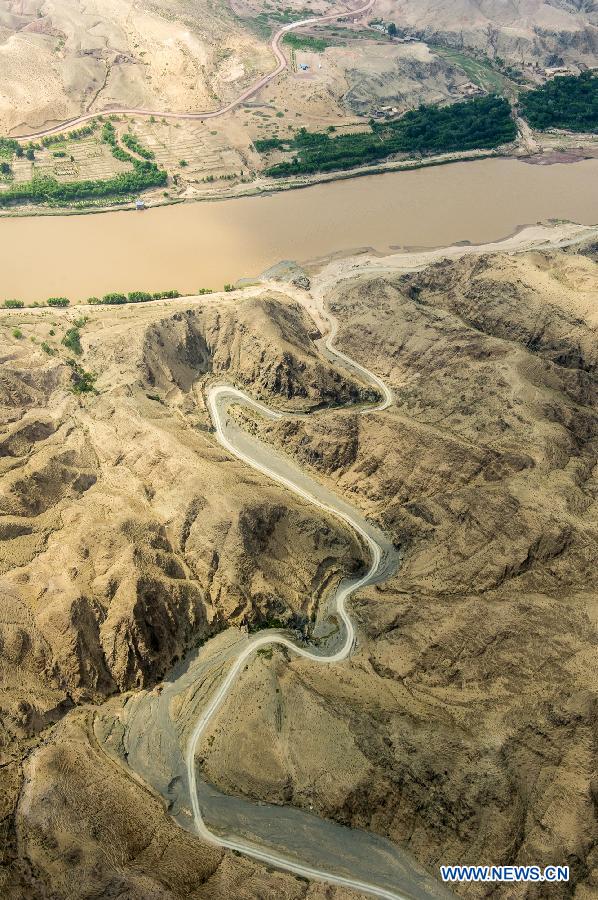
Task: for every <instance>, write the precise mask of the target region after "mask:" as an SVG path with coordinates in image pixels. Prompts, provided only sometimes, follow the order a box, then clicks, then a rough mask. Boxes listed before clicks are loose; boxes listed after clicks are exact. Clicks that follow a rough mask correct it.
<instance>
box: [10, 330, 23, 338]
mask: <svg viewBox="0 0 598 900" xmlns="http://www.w3.org/2000/svg"><path fill="white" fill-rule="evenodd" d="M12 336H13V337H14V338H17V340H20V339H21V338H22V337H23V332H22V331H21V329H20V328H13V330H12Z"/></svg>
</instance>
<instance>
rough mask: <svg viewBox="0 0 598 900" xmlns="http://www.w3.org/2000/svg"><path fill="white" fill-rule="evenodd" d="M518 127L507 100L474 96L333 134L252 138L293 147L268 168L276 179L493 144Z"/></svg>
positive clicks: (264, 146)
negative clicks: (394, 157)
mask: <svg viewBox="0 0 598 900" xmlns="http://www.w3.org/2000/svg"><path fill="white" fill-rule="evenodd" d="M516 134H517V129H516V126H515V123H514V121H513V117H512V115H511V108H510V106H509V103H508V101H507V100H505V99H504V98H502V97H496V96H489V97H476V98H474V99H473V100H466V101H463V102H461V103H454V104H452V105H451V106H424V105H422V106H420V107H419V108H418V109H414V110H411V111H409V112H407V113H405V115H404V116H402V117H401V118H400V119H397V120H395V121H392V122H384V123H378V122H371V123H370V130H369V131H368V132H362V133H358V134H343V135H340V136H332V135H331V133H330V132H313V131H312V132H310V131H307V130H306V129H305V128H302V129H300V130H299V131H298V132H297V133H296V134H295V136H294V137H293V138H291V139H290V140H284V139H280V138H268V139H266V140H262V141H256V142H255V146H256V149H258V150H260V149H261V151H262V152H267V151H269V150H274V149H282V150H289V151H295V152H294V155H293V157H292V159H291V160H289V161H285V162H281V163H278V164H276V165H273V166H270V167H269V168H267V169H266V174H267V175H271V176H273V177H275V178H278V177H283V176H288V175H297V174H308V173H312V172H329V171H333V170H335V169H349V168H353V167H354V166H360V165H365V164H367V163H372V162H376V161H378V160H381V159H385V158H386V157H388V156H391V155H392V154H394V153H409V154H414V153H415V154H421V155H422V156H423V155H426V154H436V153H452V152H456V151H465V150H478V149H480V150H481V149H492V148H494V147H498V146H499V145H500V144H505V143H508V142H510V141H513V140H514V139H515V137H516Z"/></svg>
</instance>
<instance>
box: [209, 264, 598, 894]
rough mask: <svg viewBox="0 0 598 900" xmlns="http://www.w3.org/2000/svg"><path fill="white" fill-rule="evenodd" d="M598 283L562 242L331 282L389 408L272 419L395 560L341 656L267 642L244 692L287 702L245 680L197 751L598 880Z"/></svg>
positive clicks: (348, 804)
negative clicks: (382, 535)
mask: <svg viewBox="0 0 598 900" xmlns="http://www.w3.org/2000/svg"><path fill="white" fill-rule="evenodd" d="M597 300H598V269H597V267H596V263H595V262H594V261H593V260H592V259H591V255H590V256H585V255H583V254H580V255H577V254H569V253H533V254H527V255H525V256H513V257H509V256H500V255H499V256H496V257H482V258H478V259H473V258H469V259H463V260H461V261H459V262H451V263H449V262H444V263H441V264H439V265H437V266H434V267H433V268H429V269H427V270H425V271H424V272H422V273H418V274H414V275H410V276H407V277H403V278H400V279H398V280H393V279H391V278H388V279H382V278H379V279H367V280H365V279H364V280H361V281H358V282H354V283H352V284H351V283H349V284H348V285H345V286H344V287H341V288H339V289H338V290H337V292H336V294H335V295H334V297H333V298H332V300H331V306H332V308H333V309H334V311H335V314H336V315H337V316H338V318H339V320H340V322H341V329H340V331H339V336H338V343H339V346H340V347H341V348H342V349H343V350H344V351H345V352H347V353H349V354H350V355H351V356H354V357H355V358H356V359H358V360H359V361H361V362H363V363H364V364H365V365H367V366H371V367H372V368H374V370H375V371H377V372H379V373H380V374H381V375H382V376H383V377H385V378H386V379H387V381H388V382H389V383H390V384H391V386H392V387H393V389H394V392H395V406H394V407H392V408H391V409H389V410H387V411H385V412H384V413H381V414H377V415H375V416H366V417H364V416H358V415H352V414H346V413H334V414H332V415H327V416H326V417H317V418H313V419H310V420H308V421H306V422H300V423H262V424H261V427H260V426H259V425H258V429H259V431H260V433H261V435H262V437H263V438H264V439H267V440H269V441H271V442H273V443H274V444H275V445H277V446H280V447H284V449H285V451H286V452H292V453H293V454H294V455H295V456H296V457H297V459H298V460H299V461H300V462H301V464H302V465H303V466H306V467H307V468H308V469H311V470H312V471H313V472H316V473H318V475H319V476H320V477H321V478H323V479H324V480H325V481H326V482H327V483H328V484H331V485H333V486H334V488H335V490H338V491H340V492H341V493H343V494H344V496H345V497H346V498H347V499H349V500H350V502H352V503H354V504H356V505H358V506H360V507H361V508H362V509H363V510H365V511H366V512H367V513H368V514H369V515H370V516H371V517H372V518H374V519H376V520H377V521H378V522H379V523H380V524H381V525H382V526H383V527H384V528H385V529H386V530H387V531H388V532H389V533H390V534H391V535H392V536H393V538H394V540H395V541H396V542H397V543H399V544H401V545H402V547H403V549H404V553H405V556H404V560H403V564H402V567H401V569H400V571H399V572H398V574H397V575H396V576H395V577H394V578H393V579H391V580H390V581H388V582H386V583H384V584H382V585H379V586H378V587H377V588H373V589H369V590H367V591H364V592H362V594H360V596H359V597H358V598H357V599H356V600H355V601H354V603H353V611H354V614H355V615H356V616H357V617H358V619H359V622H360V624H361V629H362V634H361V640H360V644H359V650H358V653H357V655H356V656H355V657H353V659H352V661H351V662H350V663H349V664H348V665H347V666H346V667H344V668H343V673H342V676H339V674H338V673H335V672H331V671H329V670H323V669H318V668H315V667H310V666H309V665H306V664H304V663H303V662H302V661H298V660H293V661H291V663H290V665H289V664H287V663H286V662H285V661H284V660H283V659H282V658H281V657H280V656H279V655H278V654H275V655H274V657H273V660H272V661H271V662H270V663H268V661H266V660H264V659H260V660H256V663H255V665H254V666H253V667H252V671H251V674H250V675H248V676H247V677H248V678H250V679H251V682H252V691H253V693H254V695H255V696H260V697H262V696H263V695H264V696H265V695H269V693H270V685H271V684H272V683H274V684H275V685H276V688H277V693H276V694H275V701H276V702H275V703H274V702H272V703H271V704H269V705H265V706H262V708H261V709H258V708H257V707H255V706H253V707H252V708H250V709H248V708H247V707H246V705H244V704H243V701H242V697H243V696H244V695H243V687H242V686H241V685H239V688H238V692H237V694H236V695H235V696H233V697H231V699H230V701H229V704H228V706H227V709H225V710H223V711H222V713H221V716H220V719H219V721H218V722H215V723H214V728H213V731H212V733H211V735H210V736H207V739H206V744H205V745H204V747H203V748H202V751H201V753H202V758H204V759H205V763H204V765H205V767H206V768H207V772H208V776H209V777H210V778H211V779H213V780H214V781H216V782H217V783H218V784H221V785H222V786H223V787H225V789H226V790H230V791H240V792H242V793H244V794H247V795H249V796H254V797H258V796H259V797H261V798H263V797H264V796H265V797H266V798H268V799H270V800H272V801H273V802H291V803H294V804H297V805H299V806H302V807H304V808H314V809H317V810H319V811H320V812H321V813H322V814H323V815H326V816H330V817H333V818H335V819H336V820H337V821H340V822H343V823H346V824H352V825H359V826H363V827H368V828H371V829H373V830H375V831H377V832H379V833H381V834H384V835H386V836H389V837H391V838H392V839H393V840H396V841H401V842H405V845H406V846H407V847H408V848H409V849H410V850H411V851H412V852H413V853H414V854H415V855H416V856H417V857H418V858H419V859H420V860H421V861H422V862H424V863H426V864H427V865H428V866H429V867H430V868H431V870H432V871H436V870H437V866H438V863H439V861H442V862H447V861H449V860H453V861H456V860H459V861H461V862H476V861H480V860H482V859H484V860H491V861H492V862H495V863H513V862H515V863H518V862H520V863H531V862H532V861H535V862H537V863H539V864H544V865H545V864H548V863H550V862H552V861H557V862H561V863H566V864H569V865H570V867H571V872H572V879H573V881H574V882H575V884H576V885H577V892H578V895H579V896H582V897H589V896H591V895H592V894H593V893H595V891H596V889H597V886H598V885H597V883H596V881H595V874H594V873H595V869H596V865H597V862H598V860H597V859H596V854H595V846H596V837H597V834H596V820H595V779H596V769H595V760H596V734H597V732H596V726H597V722H598V719H597V707H596V683H597V682H596V668H595V654H596V645H597V634H596V617H595V609H596V601H597V594H596V587H595V570H596V563H597V561H598V519H597V508H596V498H597V488H598V485H597V482H596V460H597V448H598V443H597V438H598V409H597V405H596V399H597V395H596V384H597V383H596V374H595V373H596V347H597V346H598V343H597V341H596V335H597V326H598V317H597V312H596V310H597V309H598V306H597ZM245 689H247V683H246V684H245ZM297 710H300V711H301V714H300V716H299V715H297ZM233 721H234V722H235V725H234V731H235V732H236V733H238V734H242V735H244V741H245V744H246V746H245V751H244V753H243V755H242V757H238V756H237V757H236V758H233V753H232V744H231V743H230V730H229V729H230V728H231V723H232V722H233ZM316 735H317V737H315V736H316ZM262 742H263V743H264V744H265V745H267V746H268V748H269V752H268V755H267V756H264V755H262V756H258V749H259V746H261V745H262ZM258 758H259V760H260V763H259V766H258V765H257V764H256V760H257V759H258ZM331 759H332V760H335V764H334V766H333V768H332V769H331V768H330V760H331ZM305 760H309V764H306V763H305ZM493 890H494V892H495V893H496V891H497V888H496V887H494V888H493ZM553 890H554V893H555V896H563V897H564V896H566V895H567V893H566V889H564V888H563V889H559V888H551V892H552V891H553ZM463 893H466V890H465V888H463ZM499 893H500V894H501V896H502V895H504V896H507V895H508V894H507V890H506V888H505V889H502V890H501V889H499ZM479 895H480V896H482V895H483V896H485V893H484V891H483V890H481V889H480V891H479ZM521 895H522V896H523V895H525V896H528V897H539V896H544V895H543V894H542V892H541V891H539V890H538V889H537V888H534V887H532V886H529V887H528V888H527V889H523V888H522V894H521ZM476 896H477V894H476ZM551 896H552V893H551ZM576 896H577V894H576Z"/></svg>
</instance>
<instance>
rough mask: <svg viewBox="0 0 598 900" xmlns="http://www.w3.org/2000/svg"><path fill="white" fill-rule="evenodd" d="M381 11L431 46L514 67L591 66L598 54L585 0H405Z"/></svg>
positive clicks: (593, 18)
mask: <svg viewBox="0 0 598 900" xmlns="http://www.w3.org/2000/svg"><path fill="white" fill-rule="evenodd" d="M377 10H378V14H379V15H381V16H383V17H384V18H385V20H386V21H394V22H396V24H397V27H399V28H401V29H407V31H408V33H410V34H416V35H417V36H418V37H421V38H422V39H424V40H426V41H430V43H432V44H444V45H445V46H448V47H454V48H455V49H457V50H464V51H465V52H467V51H472V50H473V51H478V52H481V53H483V54H484V55H487V56H488V57H489V58H490V59H493V58H497V57H499V58H501V59H503V60H508V61H510V62H512V63H513V64H514V65H516V66H521V65H522V63H525V62H527V63H538V64H540V65H543V66H554V65H562V64H563V63H566V64H574V65H579V64H582V65H587V66H593V65H595V60H596V53H597V52H598V16H597V14H596V7H595V4H593V3H591V2H590V3H588V2H586V0H579V2H578V0H514V2H506V0H504V2H503V0H492V2H485V3H477V2H473V0H454V2H450V3H449V2H441V3H437V2H430V0H424V2H419V0H418V2H417V3H416V2H414V0H407V2H406V3H403V4H401V8H400V10H397V8H396V6H395V5H394V4H393V3H391V2H390V0H381V2H380V3H379V5H378V6H377Z"/></svg>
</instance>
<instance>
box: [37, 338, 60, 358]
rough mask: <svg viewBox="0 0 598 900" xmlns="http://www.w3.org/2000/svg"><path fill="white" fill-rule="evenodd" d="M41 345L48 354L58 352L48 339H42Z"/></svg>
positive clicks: (51, 354)
mask: <svg viewBox="0 0 598 900" xmlns="http://www.w3.org/2000/svg"><path fill="white" fill-rule="evenodd" d="M40 347H41V348H42V350H43V351H44V353H47V354H48V356H54V354H55V353H56V350H55V349H54V347H50V345H49V344H48V342H47V341H42V342H41V344H40Z"/></svg>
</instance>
